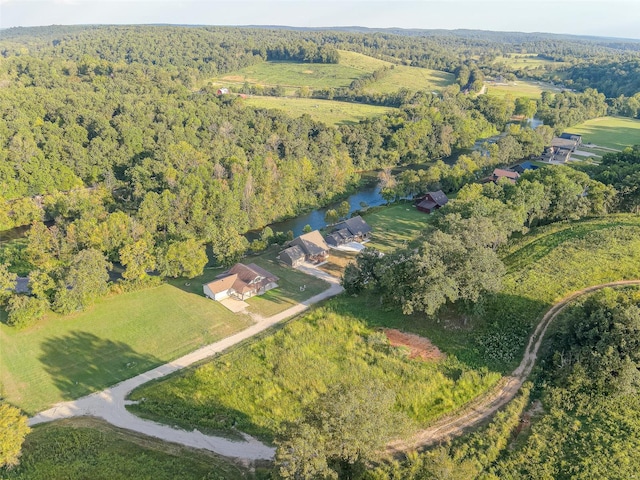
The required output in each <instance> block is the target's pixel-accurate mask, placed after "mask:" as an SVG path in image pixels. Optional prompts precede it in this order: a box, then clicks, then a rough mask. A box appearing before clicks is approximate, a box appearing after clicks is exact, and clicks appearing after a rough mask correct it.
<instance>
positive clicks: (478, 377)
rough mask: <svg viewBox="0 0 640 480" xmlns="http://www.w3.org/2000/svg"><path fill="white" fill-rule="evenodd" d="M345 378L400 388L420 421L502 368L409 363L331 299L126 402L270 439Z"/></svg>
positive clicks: (469, 394)
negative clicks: (276, 329) (278, 327)
mask: <svg viewBox="0 0 640 480" xmlns="http://www.w3.org/2000/svg"><path fill="white" fill-rule="evenodd" d="M346 378H348V379H349V382H350V383H355V384H357V383H362V382H364V383H365V384H366V383H367V382H371V381H373V380H379V381H381V382H383V383H384V384H385V385H386V386H387V388H390V389H392V390H393V391H395V392H396V394H397V400H396V405H397V408H398V409H399V410H401V411H402V412H405V413H406V414H407V415H408V416H409V418H410V419H411V420H413V423H414V424H415V425H416V426H419V425H425V424H427V423H428V422H430V421H432V420H434V419H435V418H438V417H440V416H442V415H444V414H446V413H448V412H451V411H453V410H455V409H457V408H459V407H461V406H462V405H464V404H465V403H467V402H468V401H470V400H471V399H473V398H474V397H476V396H477V395H479V394H480V393H482V392H484V391H486V390H487V389H489V388H490V387H491V386H492V385H494V384H495V382H496V381H497V380H498V378H499V375H498V374H496V373H491V372H487V371H486V370H482V371H478V370H474V369H471V368H468V367H467V366H465V365H463V364H462V363H460V362H459V361H458V360H457V359H456V358H455V357H448V358H446V359H444V360H440V361H434V360H430V361H421V360H413V359H410V358H409V357H408V355H407V354H406V350H405V349H404V348H402V347H392V346H390V344H389V341H388V340H387V337H386V336H385V335H384V333H382V332H379V331H377V330H376V329H374V328H371V327H368V326H367V325H366V324H365V322H363V321H362V320H360V319H357V318H355V316H353V315H347V314H342V313H337V312H336V311H334V310H333V308H332V303H331V302H329V303H328V304H327V306H326V307H324V308H316V309H314V310H313V311H312V312H311V313H309V314H306V315H305V316H304V317H302V318H298V319H296V320H293V321H290V322H289V323H288V324H287V325H285V326H284V327H282V328H281V329H279V330H278V331H276V332H275V333H273V334H272V335H268V336H265V337H264V338H261V339H258V340H255V341H253V342H251V343H248V344H245V345H243V346H239V347H237V348H234V349H233V350H231V351H229V352H227V353H225V354H223V355H221V356H219V357H217V358H216V359H215V360H213V361H211V362H208V363H206V364H204V365H202V366H199V367H197V368H195V369H191V370H189V371H186V372H184V373H183V374H180V375H177V376H174V377H172V378H170V379H168V380H166V381H160V382H156V383H152V384H148V385H147V386H143V387H141V388H140V389H137V390H135V391H134V392H133V393H132V394H131V398H132V399H134V400H139V401H140V403H138V404H136V405H132V406H131V407H129V408H130V409H131V410H132V411H133V412H135V413H138V414H141V415H142V416H144V417H149V418H151V419H153V420H159V421H161V422H167V423H169V424H177V425H179V426H181V427H183V428H186V429H191V428H194V427H197V428H198V429H201V430H202V431H206V432H214V433H223V434H227V435H233V434H235V429H236V428H237V429H238V430H240V431H244V432H247V433H250V434H252V435H256V436H258V437H260V438H262V439H266V440H271V439H272V437H273V435H274V434H275V433H277V432H278V430H279V429H280V428H281V427H282V426H283V423H284V422H286V421H289V420H293V419H295V418H297V417H298V416H299V415H300V414H301V412H302V409H303V408H304V407H305V406H306V405H309V404H310V403H311V402H313V401H314V400H315V399H316V398H317V397H318V395H319V394H321V393H322V392H325V391H326V390H327V388H328V387H329V386H330V385H334V384H336V383H339V382H341V381H343V380H344V379H346Z"/></svg>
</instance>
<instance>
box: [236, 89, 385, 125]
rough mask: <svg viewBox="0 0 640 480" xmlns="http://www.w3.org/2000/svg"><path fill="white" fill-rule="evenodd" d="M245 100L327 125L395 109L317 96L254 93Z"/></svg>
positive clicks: (355, 121) (250, 104)
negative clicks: (273, 95)
mask: <svg viewBox="0 0 640 480" xmlns="http://www.w3.org/2000/svg"><path fill="white" fill-rule="evenodd" d="M244 102H245V104H246V105H248V106H251V107H257V108H266V109H278V110H282V111H284V112H286V113H287V115H290V116H292V117H300V116H302V115H305V114H307V115H309V116H310V117H311V118H313V119H314V120H316V121H317V122H322V123H326V124H327V125H344V124H354V123H358V122H359V121H360V120H364V119H366V118H370V117H378V116H381V115H385V114H386V113H388V112H391V111H393V110H394V109H393V108H391V107H380V106H377V105H365V104H363V103H350V102H339V101H336V100H320V99H316V98H295V97H262V96H254V95H252V96H250V97H248V98H247V99H245V100H244Z"/></svg>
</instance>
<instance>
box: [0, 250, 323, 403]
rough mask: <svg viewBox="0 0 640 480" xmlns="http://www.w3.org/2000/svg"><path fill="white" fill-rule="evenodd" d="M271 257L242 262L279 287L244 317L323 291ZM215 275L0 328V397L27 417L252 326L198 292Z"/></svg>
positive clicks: (313, 280)
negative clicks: (20, 326) (21, 326)
mask: <svg viewBox="0 0 640 480" xmlns="http://www.w3.org/2000/svg"><path fill="white" fill-rule="evenodd" d="M274 256H275V253H274V252H269V253H266V254H264V255H261V256H256V257H252V258H250V259H247V262H248V263H250V262H255V263H257V264H259V265H260V266H262V267H263V268H266V269H268V270H269V271H271V272H272V273H273V274H275V275H276V276H278V277H280V279H281V280H280V281H279V286H280V288H278V289H276V290H272V291H271V292H268V294H267V295H265V296H263V297H256V298H252V299H249V300H248V302H247V303H249V308H248V312H250V313H255V314H258V315H261V316H265V317H266V316H270V315H273V314H275V313H279V312H281V311H283V310H286V309H287V308H289V307H291V306H292V305H294V304H296V303H297V302H299V301H301V300H304V299H307V298H310V297H312V296H314V295H316V294H317V293H320V292H321V291H323V290H325V289H326V288H327V286H328V285H327V284H326V282H324V281H323V280H320V279H317V278H315V277H311V276H309V275H305V274H303V273H300V272H298V271H294V270H291V269H287V268H285V267H282V266H280V265H279V264H277V262H275V261H273V260H272V259H271V257H274ZM221 271H222V270H221V269H207V270H205V274H204V275H202V276H201V277H197V278H195V279H189V280H185V279H177V280H172V281H170V282H169V283H165V284H163V285H161V286H159V287H155V288H148V289H145V290H141V291H137V292H132V293H125V294H120V295H113V296H110V297H107V298H103V299H100V300H99V301H98V302H97V303H96V304H95V305H93V306H92V307H90V308H89V309H88V310H86V311H84V312H79V313H77V314H73V315H68V316H60V315H55V314H50V315H48V316H47V317H46V318H45V319H44V320H42V321H40V322H38V323H37V324H35V325H33V326H32V327H29V328H27V329H24V330H16V329H15V328H12V327H9V326H7V325H5V324H0V344H2V345H3V347H2V349H1V350H0V384H1V385H2V397H4V398H6V399H7V400H8V401H10V402H12V403H14V404H16V405H18V406H20V407H21V408H23V409H24V410H25V411H26V412H27V413H30V414H33V413H36V412H38V411H40V410H42V409H44V408H45V407H48V406H50V405H52V404H53V403H56V402H59V401H63V400H70V399H73V398H78V397H81V396H83V395H86V394H88V393H91V392H94V391H98V390H101V389H103V388H106V387H108V386H111V385H114V384H116V383H118V382H120V381H122V380H125V379H127V378H130V377H133V376H135V375H137V374H139V373H142V372H145V371H147V370H150V369H152V368H154V367H156V366H158V365H160V364H162V363H165V362H167V361H170V360H173V359H175V358H178V357H180V356H182V355H184V354H186V353H188V352H190V351H193V350H196V349H197V348H199V347H201V346H203V345H207V344H209V343H212V342H215V341H217V340H219V339H221V338H224V337H227V336H229V335H231V334H233V333H235V332H238V331H240V330H242V329H244V328H246V327H248V326H249V325H251V324H252V323H253V321H252V319H251V317H250V316H249V315H247V314H234V313H231V312H230V311H229V310H227V309H226V308H225V307H224V306H222V305H221V304H220V303H218V302H214V301H212V300H209V299H207V298H205V297H204V295H203V293H202V285H203V283H208V282H209V281H211V280H213V279H214V278H215V276H216V275H217V274H219V273H220V272H221ZM300 286H304V287H305V288H304V291H301V289H300ZM2 315H4V312H2V311H0V319H2Z"/></svg>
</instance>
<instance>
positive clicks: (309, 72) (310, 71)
mask: <svg viewBox="0 0 640 480" xmlns="http://www.w3.org/2000/svg"><path fill="white" fill-rule="evenodd" d="M302 73H306V74H308V75H309V74H312V73H314V72H313V70H304V71H303V72H302Z"/></svg>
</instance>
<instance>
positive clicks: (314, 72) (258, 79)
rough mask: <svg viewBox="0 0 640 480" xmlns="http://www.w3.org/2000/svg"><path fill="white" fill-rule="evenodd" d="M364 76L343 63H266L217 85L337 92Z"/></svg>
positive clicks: (224, 78)
mask: <svg viewBox="0 0 640 480" xmlns="http://www.w3.org/2000/svg"><path fill="white" fill-rule="evenodd" d="M363 74H364V72H363V70H358V69H356V68H352V67H350V66H347V65H343V64H341V63H337V64H327V63H296V62H262V63H257V64H255V65H251V66H250V67H245V68H243V69H241V70H238V71H236V72H230V73H228V74H226V75H224V76H223V77H220V78H218V79H215V80H214V81H215V82H216V83H220V82H223V83H225V82H226V83H228V84H239V85H242V84H244V83H245V82H247V83H250V84H260V85H271V86H273V85H282V86H284V87H302V86H308V87H311V88H326V87H330V88H336V87H348V86H349V84H351V82H352V81H354V80H356V79H357V78H360V77H361V76H362V75H363Z"/></svg>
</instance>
